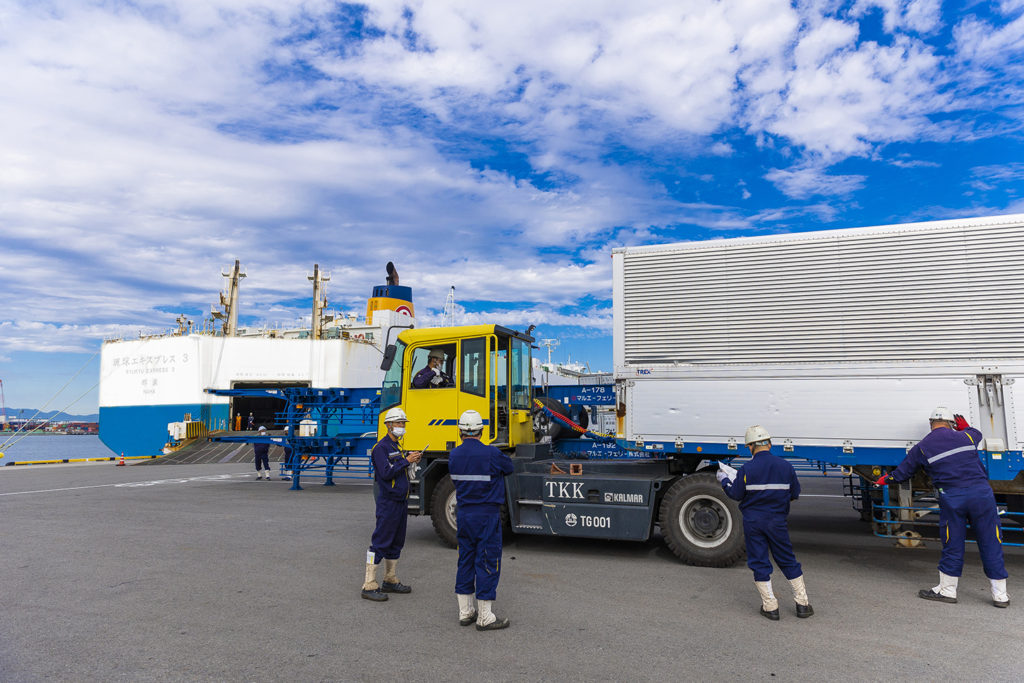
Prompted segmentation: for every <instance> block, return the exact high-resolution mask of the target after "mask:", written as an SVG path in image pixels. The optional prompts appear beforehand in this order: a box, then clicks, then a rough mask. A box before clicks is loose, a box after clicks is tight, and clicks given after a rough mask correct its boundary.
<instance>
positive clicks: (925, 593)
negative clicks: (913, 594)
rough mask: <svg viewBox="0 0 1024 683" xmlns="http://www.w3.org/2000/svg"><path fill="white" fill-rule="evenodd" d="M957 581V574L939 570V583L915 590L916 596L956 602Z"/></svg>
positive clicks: (958, 578)
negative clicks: (952, 574) (951, 574)
mask: <svg viewBox="0 0 1024 683" xmlns="http://www.w3.org/2000/svg"><path fill="white" fill-rule="evenodd" d="M959 581H960V577H959V576H950V575H949V574H943V573H942V572H939V585H938V586H935V587H934V588H922V589H921V590H919V591H918V592H917V597H919V598H924V599H925V600H937V601H938V602H956V585H957V583H959Z"/></svg>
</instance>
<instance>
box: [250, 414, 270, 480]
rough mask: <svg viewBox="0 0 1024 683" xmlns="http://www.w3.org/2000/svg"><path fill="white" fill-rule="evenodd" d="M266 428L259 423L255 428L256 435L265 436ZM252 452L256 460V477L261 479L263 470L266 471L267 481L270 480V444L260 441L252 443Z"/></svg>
mask: <svg viewBox="0 0 1024 683" xmlns="http://www.w3.org/2000/svg"><path fill="white" fill-rule="evenodd" d="M266 435H267V428H266V427H264V426H263V425H260V428H259V429H258V430H256V436H266ZM252 452H253V456H254V459H255V460H256V478H257V479H262V478H263V472H264V470H266V472H267V481H270V444H269V443H260V442H259V441H257V442H256V443H254V444H253V445H252Z"/></svg>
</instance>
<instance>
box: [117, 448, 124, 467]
mask: <svg viewBox="0 0 1024 683" xmlns="http://www.w3.org/2000/svg"><path fill="white" fill-rule="evenodd" d="M117 466H118V467H124V451H121V460H120V461H118V463H117Z"/></svg>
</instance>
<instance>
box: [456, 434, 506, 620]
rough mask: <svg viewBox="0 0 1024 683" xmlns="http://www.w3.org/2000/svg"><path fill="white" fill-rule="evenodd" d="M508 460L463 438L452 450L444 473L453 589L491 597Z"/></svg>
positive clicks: (498, 572)
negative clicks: (452, 513)
mask: <svg viewBox="0 0 1024 683" xmlns="http://www.w3.org/2000/svg"><path fill="white" fill-rule="evenodd" d="M512 470H513V465H512V459H511V458H509V457H508V455H507V454H505V453H503V452H502V451H500V450H498V449H497V448H495V447H494V446H488V445H486V444H483V443H481V442H480V441H478V440H477V439H466V440H464V441H463V442H462V445H461V446H458V447H457V448H455V449H453V450H452V452H451V455H450V456H449V459H448V472H449V474H451V478H452V482H453V483H454V484H455V502H456V519H457V520H458V541H459V568H458V573H457V574H456V577H455V592H456V594H459V595H472V594H473V593H476V597H477V599H478V600H494V598H495V596H496V595H497V590H498V579H499V578H500V577H501V506H502V504H504V502H505V475H507V474H511V473H512Z"/></svg>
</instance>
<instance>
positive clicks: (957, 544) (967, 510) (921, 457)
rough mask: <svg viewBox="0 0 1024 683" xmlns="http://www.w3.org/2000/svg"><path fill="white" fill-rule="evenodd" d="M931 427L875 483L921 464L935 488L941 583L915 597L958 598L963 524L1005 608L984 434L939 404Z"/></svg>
mask: <svg viewBox="0 0 1024 683" xmlns="http://www.w3.org/2000/svg"><path fill="white" fill-rule="evenodd" d="M928 422H929V425H930V426H931V431H930V432H929V433H928V435H927V436H925V437H924V438H923V439H921V441H920V443H918V444H917V445H916V446H914V447H913V448H911V449H910V452H909V453H907V457H906V458H904V459H903V462H901V463H900V465H899V467H897V468H896V469H895V470H893V471H892V472H890V473H888V474H883V475H882V476H881V477H879V478H878V480H877V481H876V482H875V484H876V485H878V486H884V485H886V484H888V483H889V482H897V483H899V482H904V481H907V480H908V479H910V478H911V477H912V476H914V472H916V471H917V469H918V468H919V467H922V468H924V470H925V472H927V473H928V476H930V477H931V479H932V483H933V484H934V485H935V488H936V489H937V490H938V492H939V532H940V534H941V536H942V557H941V559H940V560H939V585H938V586H935V587H934V588H925V589H922V590H921V591H919V592H918V596H919V597H922V598H924V599H925V600H938V601H940V602H956V601H957V600H956V589H957V583H958V580H959V578H960V574H961V573H962V572H963V568H964V544H965V541H966V538H967V523H968V522H970V524H971V528H973V529H974V530H975V533H976V535H977V541H978V552H979V553H980V554H981V563H982V566H983V567H984V569H985V575H986V576H987V577H988V579H989V583H990V584H991V588H992V604H993V605H995V606H996V607H1008V606H1009V605H1010V598H1009V597H1008V596H1007V594H1006V578H1007V573H1006V567H1005V565H1004V564H1003V546H1002V537H1001V534H1000V529H999V510H998V508H996V498H995V494H993V493H992V487H991V485H989V483H988V475H987V474H986V473H985V469H984V468H983V467H982V465H981V458H980V457H979V456H978V444H979V443H980V442H981V439H982V435H981V432H979V431H978V430H977V429H974V428H973V427H971V426H970V425H968V424H967V420H965V419H964V417H963V415H954V414H953V413H952V411H950V410H949V408H945V407H941V406H940V407H938V408H936V409H935V410H934V411H932V414H931V416H930V417H929V420H928Z"/></svg>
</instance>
